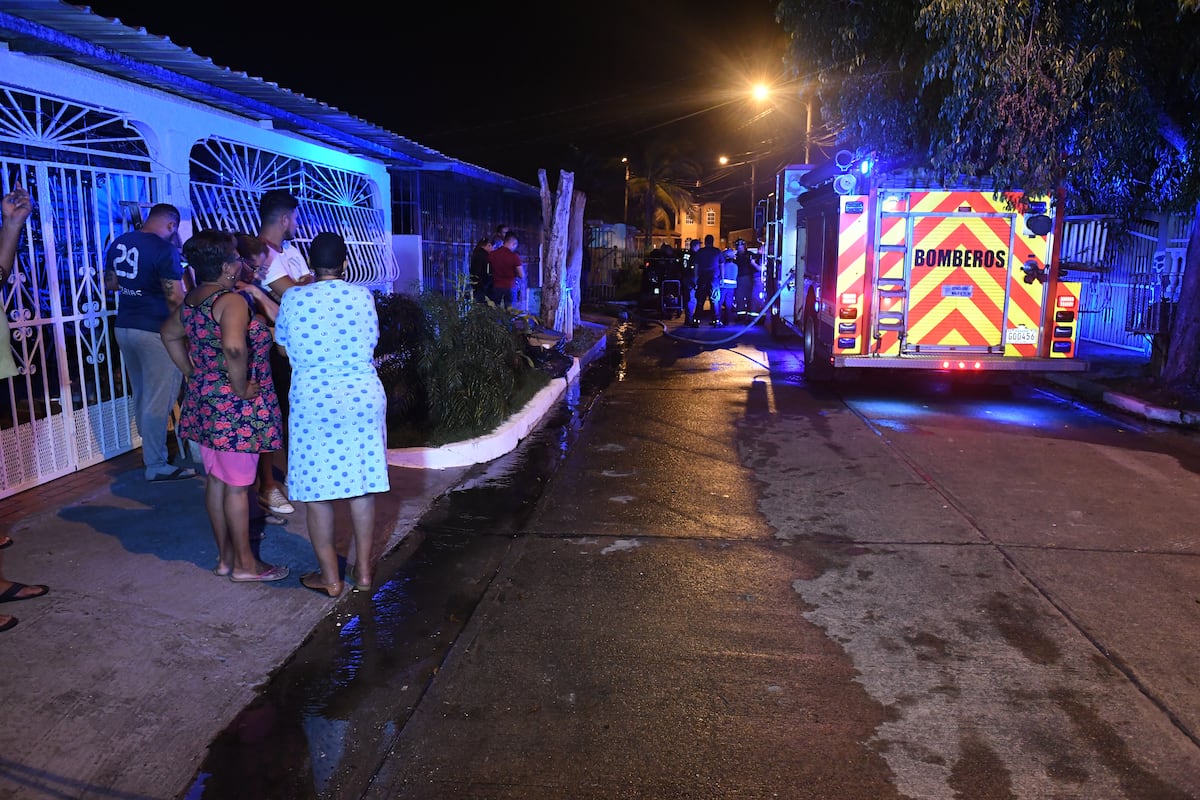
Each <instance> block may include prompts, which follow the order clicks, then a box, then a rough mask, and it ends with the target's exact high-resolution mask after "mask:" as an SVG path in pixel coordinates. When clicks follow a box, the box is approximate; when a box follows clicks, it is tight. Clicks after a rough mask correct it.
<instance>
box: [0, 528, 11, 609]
mask: <svg viewBox="0 0 1200 800" xmlns="http://www.w3.org/2000/svg"><path fill="white" fill-rule="evenodd" d="M12 546H13V538H12V537H11V536H5V537H4V538H3V539H0V550H3V549H5V548H6V547H12ZM0 630H8V629H7V628H0Z"/></svg>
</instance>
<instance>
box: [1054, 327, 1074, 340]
mask: <svg viewBox="0 0 1200 800" xmlns="http://www.w3.org/2000/svg"><path fill="white" fill-rule="evenodd" d="M1074 331H1075V329H1074V328H1072V327H1071V326H1070V325H1055V326H1054V338H1055V339H1070V338H1071V334H1072V333H1073V332H1074Z"/></svg>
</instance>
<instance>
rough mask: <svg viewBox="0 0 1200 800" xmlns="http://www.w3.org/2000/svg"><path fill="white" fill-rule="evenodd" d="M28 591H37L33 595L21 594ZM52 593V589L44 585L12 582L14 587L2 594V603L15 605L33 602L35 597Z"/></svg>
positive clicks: (0, 600)
mask: <svg viewBox="0 0 1200 800" xmlns="http://www.w3.org/2000/svg"><path fill="white" fill-rule="evenodd" d="M26 589H36V591H35V592H34V593H33V594H21V592H23V591H25V590H26ZM48 591H50V587H49V586H46V585H45V584H43V583H35V584H33V585H32V586H31V585H27V584H24V583H17V582H16V581H13V582H12V585H11V586H9V587H8V588H7V589H5V590H4V591H3V592H2V593H0V603H15V602H16V601H18V600H32V599H33V598H35V597H41V596H42V595H44V594H45V593H46V592H48Z"/></svg>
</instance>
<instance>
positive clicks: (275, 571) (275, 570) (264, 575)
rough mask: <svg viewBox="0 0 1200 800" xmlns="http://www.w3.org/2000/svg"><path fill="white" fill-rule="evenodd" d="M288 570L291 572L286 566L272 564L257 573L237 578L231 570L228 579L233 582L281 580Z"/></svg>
mask: <svg viewBox="0 0 1200 800" xmlns="http://www.w3.org/2000/svg"><path fill="white" fill-rule="evenodd" d="M289 572H291V570H289V569H288V568H287V567H284V566H274V567H268V568H267V569H265V570H263V571H262V572H260V573H258V574H257V575H250V576H249V577H245V578H239V577H238V576H237V575H234V574H233V573H232V572H230V573H229V580H231V581H233V582H234V583H253V582H259V583H269V582H271V581H281V580H283V579H284V578H286V577H287V576H288V573H289Z"/></svg>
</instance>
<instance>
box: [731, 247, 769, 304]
mask: <svg viewBox="0 0 1200 800" xmlns="http://www.w3.org/2000/svg"><path fill="white" fill-rule="evenodd" d="M734 246H735V247H736V248H737V250H736V252H735V254H734V260H735V263H736V264H737V287H736V291H735V292H734V298H733V304H734V308H735V309H736V313H737V314H738V316H741V315H742V314H747V315H749V314H752V313H753V312H754V309H753V308H752V306H751V298H752V297H753V296H754V284H755V281H757V280H758V277H759V275H760V272H761V270H762V264H761V263H759V261H758V259H756V258H755V257H754V254H753V253H751V252H750V251H749V250H747V249H746V240H745V239H738V240H737V242H735V243H734Z"/></svg>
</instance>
